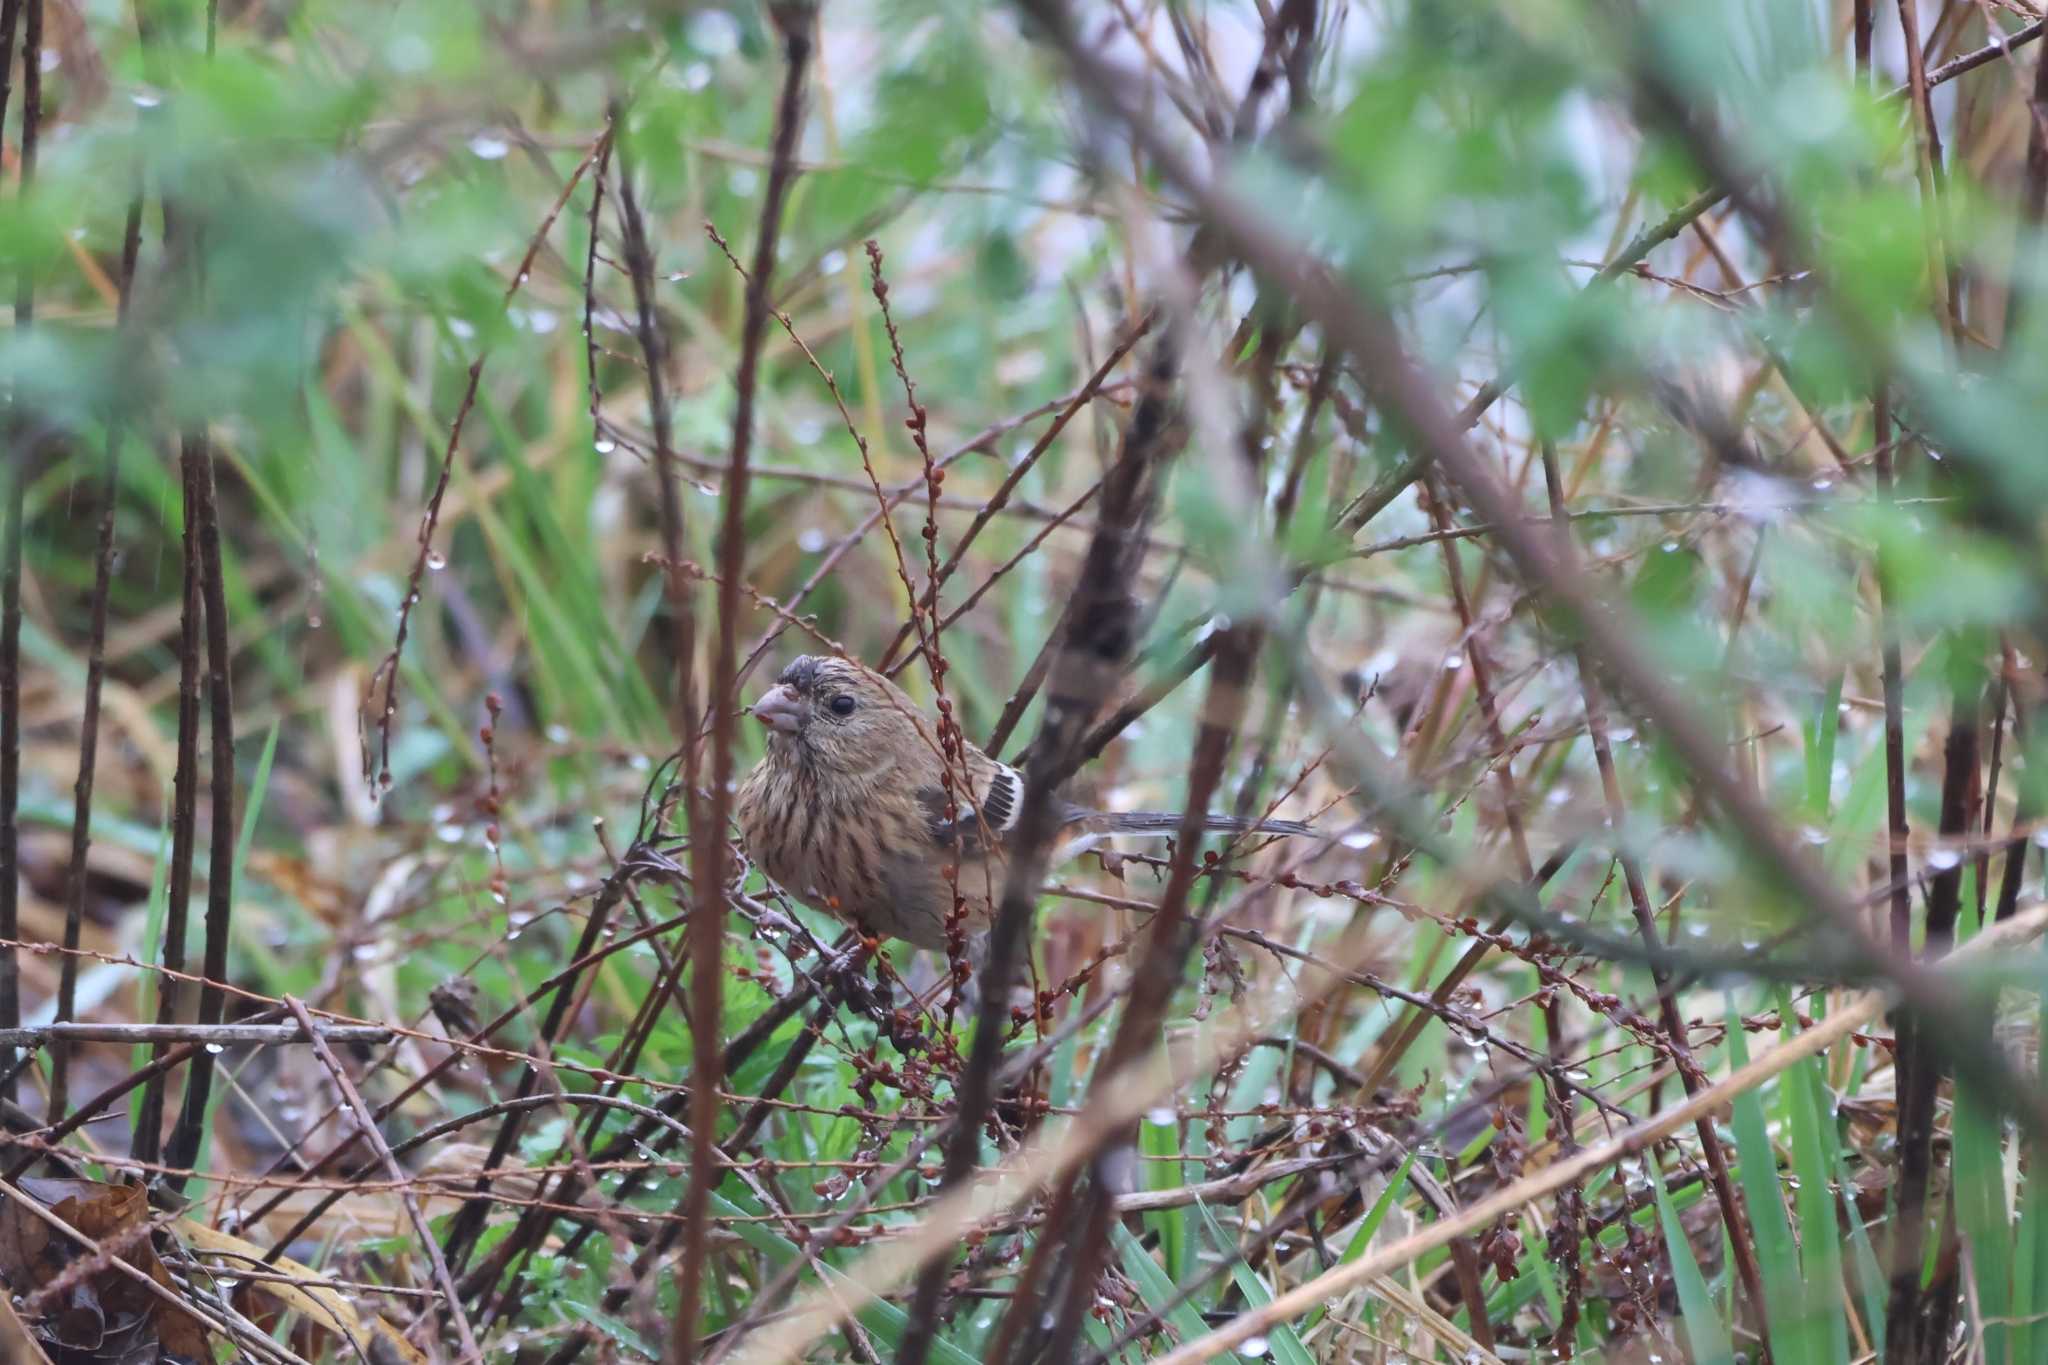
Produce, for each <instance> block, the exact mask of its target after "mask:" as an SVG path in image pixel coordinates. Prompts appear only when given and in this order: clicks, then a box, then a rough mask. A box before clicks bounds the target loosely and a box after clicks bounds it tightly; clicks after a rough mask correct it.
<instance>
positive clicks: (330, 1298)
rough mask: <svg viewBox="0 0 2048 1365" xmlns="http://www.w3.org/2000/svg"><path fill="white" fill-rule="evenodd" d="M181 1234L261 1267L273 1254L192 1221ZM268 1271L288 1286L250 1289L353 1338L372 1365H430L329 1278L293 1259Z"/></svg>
mask: <svg viewBox="0 0 2048 1365" xmlns="http://www.w3.org/2000/svg"><path fill="white" fill-rule="evenodd" d="M176 1231H177V1234H178V1236H179V1238H181V1239H182V1240H183V1241H184V1243H185V1244H186V1245H187V1246H190V1247H195V1248H197V1249H199V1250H201V1251H212V1252H221V1253H227V1254H229V1255H232V1256H235V1257H238V1258H241V1257H246V1258H249V1259H250V1260H253V1261H261V1260H262V1259H263V1258H264V1257H265V1256H267V1255H269V1254H270V1252H269V1248H267V1247H260V1246H257V1245H256V1244H255V1243H253V1242H245V1241H243V1240H242V1239H241V1238H239V1237H237V1236H235V1235H234V1234H233V1233H229V1232H222V1231H221V1230H220V1229H218V1228H210V1227H207V1226H206V1225H205V1224H204V1223H199V1222H195V1221H193V1220H192V1219H190V1218H187V1219H184V1220H182V1221H181V1222H179V1224H178V1225H177V1229H176ZM269 1268H270V1269H271V1270H272V1271H274V1272H276V1273H277V1274H279V1275H284V1276H288V1277H289V1280H288V1281H287V1280H251V1281H249V1282H248V1287H249V1288H250V1289H252V1290H254V1291H256V1292H258V1293H262V1294H267V1295H269V1296H270V1297H271V1298H274V1299H276V1300H277V1301H278V1302H279V1303H281V1304H283V1305H284V1306H285V1307H287V1308H289V1309H292V1310H293V1311H295V1312H297V1313H298V1314H299V1315H300V1316H301V1317H303V1318H305V1319H306V1321H308V1322H310V1323H313V1324H315V1325H316V1326H319V1327H322V1328H325V1329H326V1330H328V1331H330V1332H334V1333H336V1334H338V1335H341V1336H344V1337H347V1338H349V1339H350V1340H351V1341H353V1342H354V1343H355V1344H356V1346H357V1347H358V1348H360V1349H361V1350H362V1351H363V1352H364V1353H366V1354H368V1355H369V1357H370V1358H371V1359H372V1360H377V1359H396V1360H399V1361H403V1362H405V1365H426V1357H425V1356H423V1355H421V1354H420V1352H419V1348H418V1347H416V1346H414V1345H413V1344H412V1343H411V1342H409V1341H407V1340H406V1339H405V1338H404V1337H403V1336H400V1335H399V1333H398V1330H397V1329H396V1328H394V1327H393V1326H392V1325H391V1324H390V1323H388V1322H386V1321H384V1319H382V1318H380V1317H375V1316H372V1317H370V1318H367V1319H365V1318H364V1317H363V1315H362V1314H360V1313H358V1312H357V1311H356V1309H355V1305H354V1304H352V1303H350V1302H349V1301H348V1298H347V1297H346V1296H345V1295H343V1294H342V1293H340V1292H339V1291H338V1290H336V1289H333V1288H331V1287H330V1286H329V1285H328V1284H327V1282H326V1277H325V1276H324V1275H321V1274H320V1273H319V1272H318V1271H315V1270H313V1269H311V1268H310V1267H308V1266H305V1265H301V1264H300V1263H299V1262H297V1261H294V1260H292V1259H291V1258H290V1257H288V1256H280V1257H278V1258H277V1259H276V1260H274V1261H272V1262H271V1263H270V1266H269ZM224 1273H227V1274H232V1273H233V1270H232V1267H226V1268H224ZM380 1345H381V1346H383V1347H385V1348H388V1350H389V1351H390V1352H396V1355H395V1356H391V1355H385V1356H380V1355H379V1354H378V1353H377V1351H376V1350H375V1349H374V1348H375V1347H377V1346H380Z"/></svg>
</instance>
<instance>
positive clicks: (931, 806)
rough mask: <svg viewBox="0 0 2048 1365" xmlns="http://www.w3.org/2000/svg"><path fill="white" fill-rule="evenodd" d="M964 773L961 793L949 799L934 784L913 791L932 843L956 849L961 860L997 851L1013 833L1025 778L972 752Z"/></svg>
mask: <svg viewBox="0 0 2048 1365" xmlns="http://www.w3.org/2000/svg"><path fill="white" fill-rule="evenodd" d="M965 767H966V774H965V776H966V779H967V781H966V788H967V790H966V792H964V793H961V792H959V791H957V789H956V792H955V795H954V797H953V798H952V799H948V797H947V795H946V790H945V788H944V787H943V786H940V785H936V784H934V785H931V786H925V787H920V788H918V790H917V802H918V804H919V805H920V806H922V807H923V808H924V812H925V818H926V819H927V820H928V821H929V822H930V827H931V836H932V842H934V843H936V844H938V845H940V846H941V847H945V848H953V847H954V846H956V845H957V846H958V847H959V850H960V852H961V854H962V855H963V856H966V857H975V856H978V855H980V854H982V853H984V852H986V851H987V850H988V849H990V848H992V847H999V846H1000V845H1001V844H1002V842H1003V839H1004V837H1005V836H1006V835H1008V834H1009V832H1010V831H1011V830H1013V829H1015V828H1016V827H1017V820H1018V817H1020V816H1021V815H1023V813H1024V774H1022V773H1020V772H1018V771H1017V770H1016V769H1015V768H1013V767H1011V766H1010V765H1009V764H1007V763H1004V762H1001V761H1000V760H998V759H993V758H990V757H989V756H988V755H987V754H985V753H983V752H982V751H981V750H979V749H976V748H973V747H971V746H970V747H969V748H968V750H967V761H966V764H965ZM958 776H959V775H958V774H957V773H956V775H955V780H956V784H957V781H958Z"/></svg>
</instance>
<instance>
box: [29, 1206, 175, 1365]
mask: <svg viewBox="0 0 2048 1365" xmlns="http://www.w3.org/2000/svg"><path fill="white" fill-rule="evenodd" d="M20 1184H21V1188H22V1190H23V1192H24V1193H26V1194H28V1195H30V1196H32V1197H34V1198H36V1199H38V1200H41V1201H42V1202H43V1204H44V1206H45V1207H47V1208H48V1209H49V1211H50V1212H51V1213H52V1214H54V1215H55V1216H56V1217H57V1218H59V1219H61V1220H62V1221H63V1222H65V1223H66V1224H68V1225H70V1226H71V1227H73V1228H75V1229H77V1231H78V1233H79V1234H80V1235H81V1236H83V1237H85V1238H86V1239H88V1240H89V1241H91V1242H93V1243H95V1244H97V1245H100V1246H103V1247H110V1248H111V1249H113V1250H114V1253H115V1254H116V1255H117V1256H118V1257H119V1258H120V1259H121V1260H122V1261H124V1262H126V1263H127V1264H128V1265H129V1266H132V1267H133V1268H134V1269H136V1270H139V1271H141V1272H142V1273H143V1274H144V1275H147V1276H148V1277H149V1278H150V1279H151V1280H154V1281H155V1282H156V1283H157V1284H158V1285H160V1286H162V1287H163V1288H164V1289H166V1290H168V1291H170V1292H171V1293H173V1294H175V1293H176V1292H177V1285H176V1284H175V1283H174V1282H173V1281H172V1279H171V1273H170V1271H168V1270H166V1269H164V1265H163V1262H162V1261H160V1260H158V1259H157V1255H156V1248H155V1247H154V1246H152V1245H151V1244H150V1240H149V1234H148V1232H147V1231H146V1230H145V1229H146V1228H147V1227H148V1223H149V1199H148V1196H147V1194H146V1193H145V1192H144V1190H143V1188H142V1187H141V1186H140V1185H110V1184H104V1183H102V1182H99V1181H94V1180H36V1179H27V1180H23V1181H21V1182H20ZM80 1255H81V1253H80V1252H79V1250H78V1249H77V1248H75V1247H73V1246H71V1245H69V1243H68V1240H67V1239H65V1238H61V1237H59V1236H58V1235H57V1234H56V1233H55V1232H53V1231H52V1229H51V1228H50V1227H49V1225H47V1224H45V1223H43V1222H42V1221H41V1220H40V1219H37V1218H36V1217H35V1216H34V1215H32V1214H30V1213H29V1212H28V1211H27V1210H26V1209H24V1208H22V1207H21V1206H20V1204H19V1203H18V1202H16V1201H15V1200H12V1199H10V1200H8V1201H7V1202H6V1204H5V1206H4V1207H0V1274H4V1275H5V1276H6V1278H7V1282H8V1284H9V1285H10V1286H11V1287H12V1288H13V1289H14V1291H15V1292H16V1293H18V1294H22V1295H25V1296H29V1297H33V1296H34V1295H35V1294H36V1293H38V1292H45V1293H49V1294H50V1297H51V1299H52V1301H51V1302H50V1303H48V1304H47V1305H46V1310H47V1314H48V1316H47V1317H46V1318H45V1319H44V1320H42V1321H41V1322H40V1323H38V1326H39V1327H40V1328H41V1330H42V1331H43V1332H44V1333H45V1334H46V1335H48V1336H51V1337H53V1338H54V1339H55V1340H57V1341H59V1342H61V1343H62V1344H64V1345H65V1346H67V1347H71V1348H74V1349H78V1350H84V1351H91V1352H94V1353H97V1354H99V1355H101V1356H102V1357H104V1358H107V1359H125V1358H128V1357H130V1356H135V1355H137V1354H138V1353H146V1352H147V1351H149V1350H153V1349H154V1348H156V1347H161V1348H162V1349H163V1350H165V1351H169V1352H171V1353H173V1354H175V1355H180V1356H186V1357H189V1358H191V1359H194V1360H204V1359H207V1358H209V1356H210V1348H209V1346H208V1344H207V1337H206V1331H205V1329H204V1328H203V1327H201V1326H200V1324H199V1320H198V1319H197V1318H195V1317H193V1316H192V1315H191V1314H190V1313H188V1312H186V1311H185V1310H184V1309H182V1308H178V1307H175V1306H173V1305H172V1304H170V1303H167V1302H166V1301H165V1300H163V1299H162V1298H159V1297H158V1296H157V1295H155V1294H152V1293H150V1292H149V1291H148V1290H147V1289H145V1288H143V1287H142V1286H141V1285H140V1284H138V1283H136V1281H135V1280H134V1279H133V1278H132V1277H131V1276H129V1275H126V1274H124V1273H122V1272H121V1271H120V1270H119V1269H118V1268H116V1267H115V1266H113V1265H111V1264H107V1265H102V1266H100V1267H99V1268H98V1269H96V1270H93V1271H91V1272H90V1273H87V1274H83V1275H80V1274H77V1273H75V1272H76V1268H77V1266H76V1263H77V1261H78V1258H79V1256H80ZM52 1291H54V1292H52ZM152 1339H153V1340H152Z"/></svg>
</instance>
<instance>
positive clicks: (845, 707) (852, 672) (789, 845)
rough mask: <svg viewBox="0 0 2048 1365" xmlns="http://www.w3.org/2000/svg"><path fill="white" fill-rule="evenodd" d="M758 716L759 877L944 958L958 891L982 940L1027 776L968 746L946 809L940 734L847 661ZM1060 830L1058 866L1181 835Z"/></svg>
mask: <svg viewBox="0 0 2048 1365" xmlns="http://www.w3.org/2000/svg"><path fill="white" fill-rule="evenodd" d="M752 709H753V713H754V717H755V719H757V720H759V721H760V722H761V723H762V724H763V725H765V726H767V727H768V731H769V734H768V753H767V756H766V757H764V758H763V759H762V760H761V762H760V764H759V765H758V766H757V767H755V769H754V771H753V772H751V773H749V774H748V775H747V780H746V782H745V784H744V785H742V786H741V788H740V792H739V803H738V815H739V824H740V839H741V842H742V843H743V844H744V845H745V847H746V850H747V856H748V857H750V858H752V859H753V860H754V863H755V865H756V866H757V867H759V868H760V869H761V870H762V871H764V872H766V873H767V874H768V875H769V876H770V877H772V878H774V880H775V881H776V882H777V884H779V885H780V886H781V887H782V889H783V890H785V891H787V892H789V893H790V894H791V895H793V896H795V897H796V898H797V899H798V900H800V901H802V902H803V903H804V904H806V905H809V906H812V907H814V908H816V909H819V910H823V911H825V912H826V913H828V914H831V915H835V916H837V917H838V918H840V919H843V920H846V921H848V922H850V923H852V924H855V925H859V926H862V927H864V928H866V929H867V930H868V931H870V932H872V933H877V934H882V935H886V936H888V937H891V938H900V939H902V940H903V941H904V942H906V943H912V944H915V945H917V946H918V947H920V948H938V949H943V948H944V947H945V946H946V914H947V912H948V911H949V910H950V909H951V908H952V906H953V885H952V881H951V880H950V878H957V881H958V885H959V891H960V897H961V899H962V900H963V901H964V902H965V904H966V907H967V928H968V931H969V933H970V934H978V933H980V932H981V931H982V930H984V929H986V928H987V927H988V923H989V919H990V917H991V915H992V913H993V906H994V903H995V901H996V899H997V898H998V897H999V896H1000V895H1001V894H1002V886H1003V875H1004V861H1005V849H1004V838H1005V836H1006V835H1008V834H1009V833H1010V832H1011V831H1012V830H1014V829H1015V828H1016V825H1017V821H1018V818H1019V817H1020V816H1021V815H1022V814H1023V811H1024V774H1022V773H1020V772H1019V771H1017V769H1015V768H1012V767H1011V766H1010V765H1009V764H1007V763H1002V762H999V761H998V760H996V759H993V758H990V757H989V756H988V755H987V754H985V753H983V752H982V751H981V750H979V749H977V748H975V747H974V746H973V745H972V744H965V742H964V741H963V745H964V748H965V756H964V762H963V763H962V764H959V765H956V766H955V769H954V781H955V786H956V788H957V789H958V791H957V795H956V797H955V798H954V799H952V800H949V799H948V798H947V795H946V788H945V780H944V776H945V771H946V764H945V761H944V759H943V757H942V753H941V750H940V747H939V739H938V728H937V727H936V726H935V725H933V724H932V723H931V722H930V721H929V720H927V719H926V717H925V716H924V714H923V713H922V712H921V711H920V710H919V709H918V707H917V704H916V703H915V702H913V701H911V699H910V698H909V696H907V695H906V694H905V693H904V691H903V689H901V688H899V687H897V686H896V685H895V684H894V683H892V682H890V681H889V680H888V679H887V678H884V677H882V676H881V675H880V674H877V673H873V672H870V671H868V670H867V669H864V668H861V667H859V666H858V665H856V664H852V663H848V662H846V661H845V660H843V659H834V658H826V657H821V656H818V655H805V656H804V657H802V658H799V659H796V660H794V661H793V662H791V664H790V665H789V667H787V668H785V669H783V670H782V676H781V677H780V678H778V679H777V680H776V683H775V686H773V687H771V688H770V689H768V691H767V692H766V693H765V694H764V695H763V696H762V697H761V699H760V700H759V701H757V702H755V703H754V705H753V708H752ZM962 768H964V770H965V771H964V774H963V773H962V771H961V769H962ZM963 777H964V781H963ZM1059 818H1060V825H1061V838H1060V841H1059V843H1058V844H1057V845H1056V846H1055V848H1054V849H1053V859H1052V860H1053V861H1054V862H1055V863H1057V862H1060V861H1063V860H1065V859H1067V858H1071V857H1075V856H1077V855H1078V854H1080V853H1081V852H1083V851H1084V850H1085V849H1086V848H1088V847H1089V846H1090V845H1091V844H1093V843H1095V842H1096V841H1097V840H1099V839H1101V838H1102V837H1104V836H1105V835H1111V834H1151V835H1167V834H1172V833H1174V832H1175V831H1176V830H1178V829H1179V828H1180V822H1181V817H1180V816H1179V815H1178V814H1177V813H1174V812H1170V811H1131V812H1126V813H1123V814H1115V813H1111V812H1107V811H1096V810H1089V809H1087V808H1085V807H1082V806H1076V805H1072V804H1069V803H1067V802H1061V803H1060V808H1059ZM1202 827H1203V828H1204V829H1207V830H1217V831H1223V832H1228V833H1233V834H1242V833H1260V834H1313V833H1314V832H1315V831H1314V830H1312V829H1311V828H1310V827H1309V826H1307V825H1304V824H1302V823H1300V822H1299V821H1295V820H1243V819H1239V818H1237V817H1235V816H1229V815H1207V816H1204V817H1203V819H1202ZM956 867H957V869H958V871H957V873H955V872H953V869H954V868H956Z"/></svg>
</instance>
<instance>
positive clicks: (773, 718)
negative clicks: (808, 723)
mask: <svg viewBox="0 0 2048 1365" xmlns="http://www.w3.org/2000/svg"><path fill="white" fill-rule="evenodd" d="M753 712H754V719H755V720H758V721H760V722H761V723H762V724H763V725H765V726H767V727H768V728H769V729H771V730H774V731H776V732H778V733H780V734H785V735H793V734H795V733H796V730H797V726H798V725H799V724H800V723H801V721H802V720H803V704H802V703H801V702H799V701H798V700H797V696H796V689H795V688H793V687H791V686H790V685H789V684H788V683H777V684H776V685H775V686H773V687H771V688H769V689H768V690H767V691H766V692H764V693H762V694H761V700H759V701H757V702H755V703H754V705H753Z"/></svg>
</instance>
